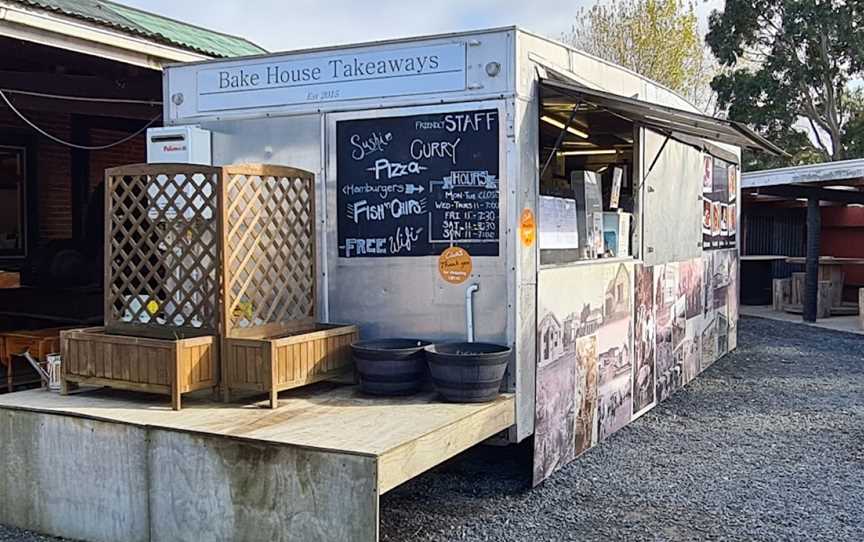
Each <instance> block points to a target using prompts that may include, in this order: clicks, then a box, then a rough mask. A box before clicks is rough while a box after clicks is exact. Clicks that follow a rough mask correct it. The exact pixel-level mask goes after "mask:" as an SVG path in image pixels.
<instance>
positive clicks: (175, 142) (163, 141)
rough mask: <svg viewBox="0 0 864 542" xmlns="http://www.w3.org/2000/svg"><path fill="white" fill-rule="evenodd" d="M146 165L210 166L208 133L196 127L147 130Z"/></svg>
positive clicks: (169, 127) (168, 127)
mask: <svg viewBox="0 0 864 542" xmlns="http://www.w3.org/2000/svg"><path fill="white" fill-rule="evenodd" d="M147 163H148V164H165V163H172V164H202V165H208V166H209V165H211V164H212V161H211V156H210V131H209V130H202V129H201V128H199V127H197V126H166V127H164V128H150V129H149V130H147Z"/></svg>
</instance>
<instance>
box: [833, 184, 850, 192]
mask: <svg viewBox="0 0 864 542" xmlns="http://www.w3.org/2000/svg"><path fill="white" fill-rule="evenodd" d="M825 188H827V189H829V190H848V191H850V192H857V191H858V189H857V188H855V187H854V186H848V185H845V184H836V185H833V186H826V187H825Z"/></svg>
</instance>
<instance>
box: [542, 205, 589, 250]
mask: <svg viewBox="0 0 864 542" xmlns="http://www.w3.org/2000/svg"><path fill="white" fill-rule="evenodd" d="M538 229H539V236H538V237H539V243H540V248H541V249H547V248H558V249H567V248H570V249H573V248H579V230H578V225H577V222H576V200H574V199H567V198H556V197H554V196H540V221H539V224H538Z"/></svg>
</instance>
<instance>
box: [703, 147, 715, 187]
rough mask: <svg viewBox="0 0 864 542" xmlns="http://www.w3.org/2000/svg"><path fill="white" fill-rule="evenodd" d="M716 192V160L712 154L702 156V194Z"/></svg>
mask: <svg viewBox="0 0 864 542" xmlns="http://www.w3.org/2000/svg"><path fill="white" fill-rule="evenodd" d="M713 191H714V158H713V157H712V156H711V155H710V154H704V155H702V192H703V193H705V192H713Z"/></svg>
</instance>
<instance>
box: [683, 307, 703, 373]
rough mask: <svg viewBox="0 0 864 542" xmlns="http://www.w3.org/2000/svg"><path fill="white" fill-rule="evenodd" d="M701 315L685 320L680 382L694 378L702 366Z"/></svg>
mask: <svg viewBox="0 0 864 542" xmlns="http://www.w3.org/2000/svg"><path fill="white" fill-rule="evenodd" d="M701 324H702V315H701V314H700V315H699V317H698V318H693V319H691V320H687V332H686V333H685V335H684V340H683V341H682V342H681V382H682V385H686V384H687V383H689V382H690V381H691V380H693V379H694V378H696V375H698V374H699V371H700V370H701V367H702V336H701V331H700V326H701Z"/></svg>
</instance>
